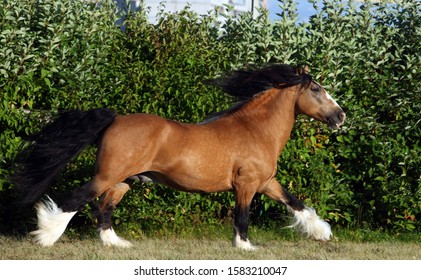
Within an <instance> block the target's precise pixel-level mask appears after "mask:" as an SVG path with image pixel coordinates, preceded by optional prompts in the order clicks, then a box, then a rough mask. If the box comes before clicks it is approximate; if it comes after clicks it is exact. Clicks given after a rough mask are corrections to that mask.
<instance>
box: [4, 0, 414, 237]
mask: <svg viewBox="0 0 421 280" xmlns="http://www.w3.org/2000/svg"><path fill="white" fill-rule="evenodd" d="M309 2H311V3H313V5H314V7H315V10H316V13H315V15H314V16H312V17H311V18H310V20H309V21H308V22H299V21H298V17H297V12H296V4H295V1H293V0H281V1H279V11H280V12H279V15H280V19H279V20H276V21H275V22H271V21H270V20H269V18H268V13H267V12H265V11H261V13H260V14H259V15H257V17H255V18H253V16H252V15H251V14H249V13H244V14H242V15H240V16H238V17H233V16H230V15H221V14H219V13H218V12H216V11H213V12H212V11H211V12H209V14H207V15H198V14H196V13H195V12H194V11H192V10H191V9H190V8H188V7H186V9H184V10H183V11H180V12H177V13H164V12H162V13H161V14H160V15H159V20H158V22H157V23H156V24H152V23H149V22H148V21H147V18H148V13H149V10H148V9H147V8H142V9H141V10H140V11H138V12H131V11H126V12H125V14H124V17H125V22H124V25H125V32H122V31H121V30H120V27H119V26H118V25H116V23H115V22H116V20H117V19H118V18H119V17H121V16H122V11H119V10H118V9H117V7H116V6H115V5H114V4H113V2H112V1H109V2H108V1H101V4H92V3H85V2H83V1H64V0H58V1H42V2H39V1H31V0H21V1H17V0H6V1H3V2H2V3H1V4H0V28H1V29H0V59H1V61H2V63H1V64H0V89H1V95H0V131H1V134H0V229H1V230H15V229H16V227H20V226H21V224H19V219H22V220H24V218H25V217H27V216H28V215H29V214H28V213H27V212H22V213H21V214H20V215H21V216H19V215H18V214H16V211H15V210H16V209H14V208H13V206H12V205H13V203H11V202H12V201H13V199H15V194H14V191H13V185H12V184H11V182H10V175H11V174H12V170H13V161H14V158H15V155H16V154H17V152H18V151H19V149H20V148H21V144H22V143H24V140H26V139H27V137H28V135H30V134H32V133H34V132H36V131H38V130H39V129H40V127H42V126H43V125H44V124H45V123H46V122H47V121H48V120H49V119H50V118H51V116H53V115H55V114H56V113H57V112H58V111H59V110H71V109H90V108H96V107H109V108H112V109H114V110H116V111H117V112H118V113H120V114H128V113H134V112H147V113H153V114H159V115H161V116H164V117H167V118H171V119H175V120H179V121H185V122H199V121H201V120H203V119H204V118H205V117H206V116H207V115H208V114H210V113H211V112H213V111H219V110H222V109H226V108H228V107H229V106H230V105H231V104H232V103H231V102H230V100H229V99H228V98H227V97H226V96H225V95H223V94H222V93H221V92H219V91H218V90H216V89H215V88H213V87H210V86H208V85H206V80H208V79H211V78H214V77H217V76H219V75H221V74H223V73H224V72H227V71H229V70H232V69H239V68H247V67H258V66H260V65H263V64H266V63H274V62H282V63H288V64H299V65H304V64H307V65H309V66H310V69H311V73H312V75H313V76H314V78H315V79H316V80H318V81H319V82H321V83H322V84H323V85H324V86H325V87H326V88H327V89H328V90H329V91H330V92H331V93H332V95H333V96H335V99H336V100H337V101H338V103H340V104H341V106H342V107H343V108H344V109H345V111H346V112H347V122H346V125H345V127H344V128H343V129H341V130H339V131H331V130H329V129H327V128H326V127H325V126H324V125H322V124H320V123H318V122H315V121H313V120H309V119H308V118H306V117H302V118H301V117H300V118H299V119H298V120H297V123H296V126H295V128H294V131H293V133H292V135H291V139H290V141H289V142H288V144H287V146H286V147H285V149H284V151H283V153H282V155H281V157H280V159H279V164H278V169H279V172H278V175H277V178H278V180H279V181H280V183H281V184H282V185H283V186H285V187H286V188H287V189H288V190H289V191H290V192H291V193H293V194H294V195H296V196H297V197H298V198H300V199H302V200H304V201H305V202H306V203H307V204H308V205H311V206H314V207H315V208H316V209H317V211H318V213H319V214H320V215H321V216H322V217H323V218H325V219H327V220H329V221H330V222H331V223H332V224H333V225H336V226H338V227H339V226H341V227H364V228H372V229H387V230H391V231H393V232H396V233H399V232H404V231H419V228H420V224H421V223H420V220H421V168H420V166H421V156H420V155H421V143H420V139H421V129H420V123H421V119H420V112H421V90H420V88H421V70H420V69H421V67H420V66H421V55H420V54H421V49H420V44H419V42H421V3H420V2H419V1H411V0H401V1H397V4H381V3H379V4H372V3H371V2H370V1H367V3H364V4H361V3H359V2H356V1H340V0H333V1H323V5H321V6H320V5H318V4H317V2H318V1H315V0H309ZM226 9H227V10H228V11H229V9H230V8H229V7H226ZM222 16H224V17H225V18H224V19H223V20H221V17H222ZM94 159H95V149H88V150H87V151H86V152H84V153H83V154H82V155H80V156H79V157H78V158H77V159H75V160H73V161H72V162H71V163H70V164H69V166H68V168H67V170H66V171H65V172H64V173H63V174H62V175H61V176H60V178H58V180H57V182H56V183H55V184H54V185H53V188H52V191H51V192H52V194H53V195H58V196H60V194H62V193H65V191H70V190H72V189H74V188H77V187H78V186H79V185H80V184H83V183H84V182H85V181H87V180H89V178H90V176H91V174H92V170H93V166H94ZM233 206H234V201H233V196H232V194H230V193H218V194H209V195H197V194H189V193H183V192H178V191H174V190H170V189H168V188H165V187H161V186H158V187H157V186H152V185H148V184H146V185H137V186H136V187H135V188H134V190H132V191H131V192H129V194H128V195H127V196H126V197H125V199H124V200H123V201H122V202H121V204H120V205H119V207H118V208H117V210H116V212H115V219H114V221H115V223H118V224H123V225H125V226H126V227H128V228H130V229H132V232H133V234H134V235H137V234H138V233H139V228H140V229H151V230H159V229H160V228H169V229H172V230H175V231H180V230H183V229H184V228H186V225H191V226H194V225H196V224H199V223H207V224H209V225H212V224H214V223H218V222H220V221H223V220H226V219H230V218H231V214H232V208H233ZM90 208H91V205H89V206H87V207H86V209H85V210H84V211H83V216H84V217H88V219H86V218H84V219H82V220H84V222H86V221H88V222H89V223H90V221H91V220H94V218H93V217H92V215H91V213H90ZM26 210H28V209H26ZM284 215H285V208H284V207H283V206H282V205H279V204H276V203H275V202H273V201H271V200H269V199H267V198H265V197H263V196H256V198H255V200H254V202H253V204H252V220H253V222H256V223H263V224H268V225H270V224H272V223H273V222H274V221H279V220H281V222H283V221H284ZM13 217H15V218H13ZM18 218H19V219H18Z"/></svg>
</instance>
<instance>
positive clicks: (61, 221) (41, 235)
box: [31, 197, 77, 246]
mask: <svg viewBox="0 0 421 280" xmlns="http://www.w3.org/2000/svg"><path fill="white" fill-rule="evenodd" d="M36 209H37V217H38V229H37V230H35V231H32V232H31V234H32V235H34V236H35V240H36V241H37V242H38V243H39V244H41V245H42V246H51V245H53V244H54V243H55V242H56V241H57V240H58V239H59V238H60V236H61V235H62V234H63V232H64V230H65V229H66V227H67V224H68V223H69V221H70V220H71V219H72V217H73V216H74V215H75V214H76V212H77V211H75V212H63V210H61V208H59V207H57V204H56V203H55V202H54V201H53V200H52V199H51V198H49V197H47V200H44V201H41V202H39V203H38V204H37V205H36Z"/></svg>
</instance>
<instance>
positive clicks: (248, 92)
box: [214, 64, 312, 101]
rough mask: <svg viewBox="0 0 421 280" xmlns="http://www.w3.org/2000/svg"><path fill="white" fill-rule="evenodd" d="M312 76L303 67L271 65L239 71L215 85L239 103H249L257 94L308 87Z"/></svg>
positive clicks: (217, 81) (216, 82)
mask: <svg viewBox="0 0 421 280" xmlns="http://www.w3.org/2000/svg"><path fill="white" fill-rule="evenodd" d="M311 81H312V77H311V75H309V74H308V73H306V72H305V71H304V69H303V68H302V67H292V66H290V65H286V64H271V65H268V66H265V67H263V68H259V69H256V70H239V71H234V72H232V73H230V74H229V75H227V76H224V77H221V78H218V79H215V80H214V84H215V85H216V86H218V87H220V88H221V89H222V90H223V91H224V92H226V93H227V94H229V95H231V96H233V97H235V98H236V99H237V100H238V101H248V100H250V99H251V98H253V97H254V96H255V95H256V94H258V93H261V92H263V91H266V90H268V89H271V88H278V89H281V88H288V87H291V86H296V85H302V86H308V85H309V84H310V82H311Z"/></svg>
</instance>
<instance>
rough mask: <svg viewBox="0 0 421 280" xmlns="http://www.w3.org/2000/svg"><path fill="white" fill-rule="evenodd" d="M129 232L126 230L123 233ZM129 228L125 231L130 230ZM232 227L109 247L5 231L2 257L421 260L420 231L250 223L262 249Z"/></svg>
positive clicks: (72, 237)
mask: <svg viewBox="0 0 421 280" xmlns="http://www.w3.org/2000/svg"><path fill="white" fill-rule="evenodd" d="M120 235H122V236H124V235H125V234H124V233H123V234H122V233H120ZM129 235H130V234H126V236H129ZM231 235H232V228H231V227H230V226H226V225H221V226H214V227H206V228H194V229H190V230H188V231H187V232H184V233H182V234H175V233H173V232H169V231H165V232H154V233H148V234H144V235H142V236H140V237H138V238H137V239H135V240H131V241H132V242H133V247H132V248H129V249H122V248H114V247H106V246H103V245H102V244H101V243H100V240H99V238H98V237H97V236H96V234H94V232H92V231H87V232H85V233H83V234H80V233H78V234H76V233H74V232H73V233H72V231H70V233H69V231H67V234H66V235H64V236H62V238H61V239H60V240H59V241H58V242H57V243H56V244H55V245H54V246H52V247H47V248H43V247H40V246H39V245H38V244H35V243H34V242H33V241H32V239H31V238H30V236H20V237H18V236H4V235H0V259H3V260H5V259H9V260H23V259H25V260H40V259H41V260H52V259H60V260H74V259H77V260H114V259H120V260H151V259H153V260H156V259H158V260H178V259H180V260H190V259H197V260H262V259H273V260H274V259H277V260H278V259H286V260H344V259H346V260H421V235H420V234H415V233H414V234H408V235H401V236H394V235H388V234H385V233H379V232H370V231H363V230H359V231H349V230H347V231H339V232H336V236H335V237H334V238H333V240H332V241H330V242H317V241H313V240H308V239H306V238H304V237H301V236H298V235H296V234H295V233H293V232H292V231H291V230H288V229H279V230H266V229H262V228H258V227H251V228H250V238H251V241H252V242H253V243H254V244H255V245H257V246H258V247H259V249H258V250H257V251H252V252H248V251H243V250H240V249H236V248H233V247H232V246H231Z"/></svg>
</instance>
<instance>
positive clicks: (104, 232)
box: [99, 228, 132, 248]
mask: <svg viewBox="0 0 421 280" xmlns="http://www.w3.org/2000/svg"><path fill="white" fill-rule="evenodd" d="M99 237H100V238H101V240H102V243H103V244H104V245H107V246H117V247H123V248H129V247H131V246H132V243H130V241H127V240H124V239H123V238H120V237H118V236H117V234H116V233H115V231H114V230H113V229H112V228H109V229H100V232H99Z"/></svg>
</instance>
